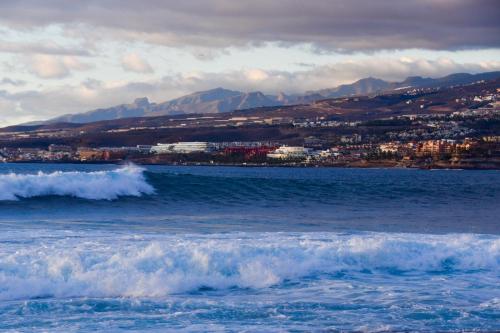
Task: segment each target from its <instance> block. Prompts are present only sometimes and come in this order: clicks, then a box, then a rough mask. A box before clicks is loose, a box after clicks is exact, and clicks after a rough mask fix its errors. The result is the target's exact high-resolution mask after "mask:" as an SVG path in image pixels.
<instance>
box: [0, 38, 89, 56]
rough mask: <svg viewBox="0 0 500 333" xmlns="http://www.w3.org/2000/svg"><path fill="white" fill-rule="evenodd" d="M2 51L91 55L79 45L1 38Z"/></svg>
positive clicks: (0, 50) (0, 49)
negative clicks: (71, 45) (27, 41)
mask: <svg viewBox="0 0 500 333" xmlns="http://www.w3.org/2000/svg"><path fill="white" fill-rule="evenodd" d="M0 52H3V53H21V54H47V55H71V56H83V57H85V56H90V55H91V53H90V52H89V51H88V50H86V49H83V48H79V47H72V48H70V47H64V46H60V45H57V44H55V43H53V42H38V43H36V42H35V43H33V42H30V43H25V42H11V41H5V40H0Z"/></svg>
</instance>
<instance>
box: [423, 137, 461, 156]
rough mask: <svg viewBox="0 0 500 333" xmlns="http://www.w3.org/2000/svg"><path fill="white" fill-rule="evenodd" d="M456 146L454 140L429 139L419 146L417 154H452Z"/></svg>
mask: <svg viewBox="0 0 500 333" xmlns="http://www.w3.org/2000/svg"><path fill="white" fill-rule="evenodd" d="M454 148H455V142H454V141H453V140H428V141H423V142H421V143H420V144H419V145H418V146H417V156H426V155H441V154H451V153H452V152H453V150H454Z"/></svg>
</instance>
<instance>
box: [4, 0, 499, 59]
mask: <svg viewBox="0 0 500 333" xmlns="http://www.w3.org/2000/svg"><path fill="white" fill-rule="evenodd" d="M0 13H1V14H0V21H1V22H3V23H4V24H6V25H8V26H9V27H11V28H13V29H26V28H32V27H41V26H50V25H63V26H64V29H65V30H66V31H71V30H72V29H73V30H76V31H80V32H84V34H85V35H87V36H88V38H90V39H92V38H98V39H102V38H104V36H109V38H114V39H127V40H130V41H137V40H139V41H144V42H147V43H154V44H162V45H168V46H187V47H197V48H201V47H207V48H225V47H228V46H248V45H251V46H257V45H262V44H264V43H267V42H279V43H281V45H283V46H287V45H294V44H302V43H308V44H312V45H313V46H314V47H315V48H316V49H317V50H318V51H324V50H335V51H341V52H353V51H363V52H370V51H376V50H381V49H410V48H423V49H436V50H459V49H478V48H497V47H500V39H499V38H498V36H499V35H500V23H499V22H500V21H499V20H498V17H499V16H500V6H499V5H498V1H497V0H405V1H394V0H377V1H373V0H350V1H343V0H310V1H307V2H305V1H297V0H273V1H269V0H253V1H233V0H191V1H184V2H182V1H176V0H175V1H174V0H150V1H148V2H147V5H145V4H144V3H143V2H139V1H135V0H88V1H66V0H51V1H43V2H41V1H36V0H18V1H2V2H0ZM75 22H77V23H75ZM89 27H92V29H88V28H89ZM75 34H76V33H75Z"/></svg>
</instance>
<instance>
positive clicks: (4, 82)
mask: <svg viewBox="0 0 500 333" xmlns="http://www.w3.org/2000/svg"><path fill="white" fill-rule="evenodd" d="M25 84H26V81H23V80H14V79H10V78H8V77H5V78H3V79H1V80H0V85H4V86H7V85H10V86H14V87H21V86H24V85H25Z"/></svg>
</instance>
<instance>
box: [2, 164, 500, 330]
mask: <svg viewBox="0 0 500 333" xmlns="http://www.w3.org/2000/svg"><path fill="white" fill-rule="evenodd" d="M499 285H500V172H498V171H464V170H457V171H451V170H436V171H422V170H400V169H367V170H366V169H328V168H314V169H313V168H304V169H303V168H229V167H166V166H155V167H144V168H139V167H136V166H122V167H119V166H114V165H69V164H60V165H50V164H3V165H0V331H6V332H95V331H103V332H123V331H127V332H145V331H150V332H169V331H179V330H184V331H195V332H206V331H215V332H233V331H234V332H240V331H246V332H302V331H307V332H309V331H319V332H324V331H334V332H335V331H356V332H360V331H361V332H365V331H367V332H372V331H375V332H380V331H384V332H385V331H389V332H394V331H405V332H408V331H428V332H434V331H446V332H448V331H450V332H462V331H488V332H489V331H498V330H500V324H499V323H500V287H499Z"/></svg>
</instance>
